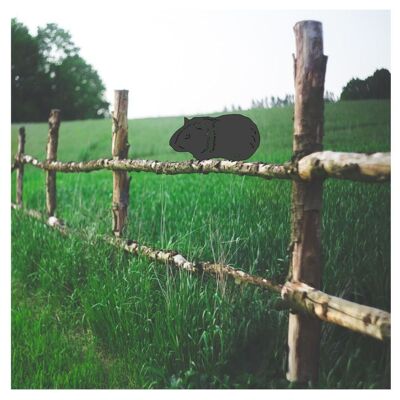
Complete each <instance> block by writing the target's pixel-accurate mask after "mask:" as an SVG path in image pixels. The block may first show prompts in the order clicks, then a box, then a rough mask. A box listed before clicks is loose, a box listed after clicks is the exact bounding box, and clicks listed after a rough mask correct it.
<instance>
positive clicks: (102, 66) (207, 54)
mask: <svg viewBox="0 0 400 400" xmlns="http://www.w3.org/2000/svg"><path fill="white" fill-rule="evenodd" d="M89 3H92V5H93V6H94V5H95V4H97V3H95V2H89ZM113 3H114V2H111V3H107V4H108V5H107V6H105V5H103V6H98V8H94V9H93V10H92V18H89V19H88V18H87V14H86V13H80V12H77V10H76V7H69V6H68V4H69V3H68V2H65V3H64V2H63V3H52V4H53V6H52V7H43V8H41V10H40V12H37V9H36V8H35V7H36V6H35V5H36V2H31V3H25V4H24V7H16V8H15V12H14V16H15V17H17V18H18V19H19V20H20V21H21V22H23V23H24V24H26V25H27V26H28V27H29V29H30V30H31V32H32V33H33V34H34V33H36V29H37V26H43V25H45V24H46V23H47V22H55V23H57V24H59V25H60V26H61V27H62V28H64V29H66V30H69V31H70V32H71V34H72V37H73V40H74V41H75V43H76V45H78V46H79V47H80V48H81V55H82V56H83V57H84V58H85V59H86V60H87V61H88V62H89V63H90V64H92V65H93V66H94V67H95V69H97V71H98V72H99V74H100V76H101V78H102V79H103V81H104V83H105V85H106V87H107V99H108V101H110V102H111V103H112V99H113V90H114V89H128V90H129V101H130V104H129V117H130V118H136V117H144V116H158V115H190V114H195V113H204V114H205V113H209V112H213V111H222V110H223V108H224V106H230V105H231V104H235V105H240V106H241V107H242V108H247V107H249V106H250V104H251V100H252V99H259V98H263V97H265V96H271V95H275V96H276V95H278V96H283V95H284V94H285V93H293V60H292V53H293V52H294V34H293V25H294V24H295V23H296V22H297V21H300V20H304V19H314V20H319V21H321V22H322V23H323V31H324V52H325V54H326V55H328V57H329V58H328V67H327V74H326V84H325V88H326V89H327V90H329V91H333V92H334V93H335V94H336V95H339V94H340V92H341V89H342V87H343V86H344V85H345V84H346V82H347V81H348V80H349V79H351V78H352V77H360V78H365V77H367V76H368V75H371V74H372V73H373V72H374V71H375V69H377V68H388V69H389V70H390V12H389V11H350V10H346V11H305V10H303V11H290V10H289V11H272V10H271V11H268V10H258V11H257V10H248V11H229V10H219V11H216V10H214V11H196V10H168V11H155V10H152V11H144V10H142V11H136V12H131V11H130V9H129V8H124V7H120V9H119V10H120V11H121V12H120V14H119V15H120V16H119V17H118V18H117V17H116V16H115V14H112V15H110V10H111V9H112V4H113ZM103 4H104V3H103ZM114 11H115V9H114Z"/></svg>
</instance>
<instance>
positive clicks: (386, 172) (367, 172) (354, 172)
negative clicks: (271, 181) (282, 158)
mask: <svg viewBox="0 0 400 400" xmlns="http://www.w3.org/2000/svg"><path fill="white" fill-rule="evenodd" d="M298 173H299V177H300V178H301V179H302V180H305V181H311V180H315V179H318V178H327V177H334V178H339V179H351V180H357V181H365V182H385V181H388V180H390V153H374V154H363V153H340V152H334V151H321V152H316V153H312V154H310V155H308V156H306V157H303V158H302V159H301V160H300V161H299V163H298Z"/></svg>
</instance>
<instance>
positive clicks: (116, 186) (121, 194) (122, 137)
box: [112, 90, 130, 237]
mask: <svg viewBox="0 0 400 400" xmlns="http://www.w3.org/2000/svg"><path fill="white" fill-rule="evenodd" d="M128 151H129V144H128V91H127V90H116V91H115V93H114V112H113V126H112V156H113V160H115V161H118V160H124V159H126V158H127V157H128ZM129 183H130V179H129V176H128V173H127V172H125V171H114V172H113V198H112V213H113V223H112V230H113V232H114V235H115V236H117V237H120V236H122V234H123V230H124V228H125V225H126V220H127V217H128V205H129Z"/></svg>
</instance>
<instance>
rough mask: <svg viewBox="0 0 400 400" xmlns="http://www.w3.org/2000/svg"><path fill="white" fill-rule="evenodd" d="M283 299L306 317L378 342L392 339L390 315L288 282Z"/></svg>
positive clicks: (283, 290)
mask: <svg viewBox="0 0 400 400" xmlns="http://www.w3.org/2000/svg"><path fill="white" fill-rule="evenodd" d="M282 298H283V299H284V300H287V301H288V302H289V303H290V304H291V305H292V307H293V308H294V309H295V310H297V311H298V312H301V313H303V314H309V315H311V316H313V317H317V318H319V319H320V320H322V321H326V322H330V323H333V324H336V325H339V326H342V327H344V328H347V329H350V330H352V331H354V332H359V333H363V334H365V335H369V336H372V337H374V338H375V339H379V340H384V339H389V338H390V327H391V322H390V314H389V313H387V312H386V311H382V310H379V309H377V308H373V307H367V306H363V305H361V304H357V303H353V302H351V301H348V300H344V299H341V298H339V297H334V296H330V295H328V294H326V293H324V292H321V291H319V290H317V289H315V288H313V287H311V286H308V285H306V284H305V283H300V282H286V283H285V285H284V286H283V288H282Z"/></svg>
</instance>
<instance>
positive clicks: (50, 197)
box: [15, 29, 390, 382]
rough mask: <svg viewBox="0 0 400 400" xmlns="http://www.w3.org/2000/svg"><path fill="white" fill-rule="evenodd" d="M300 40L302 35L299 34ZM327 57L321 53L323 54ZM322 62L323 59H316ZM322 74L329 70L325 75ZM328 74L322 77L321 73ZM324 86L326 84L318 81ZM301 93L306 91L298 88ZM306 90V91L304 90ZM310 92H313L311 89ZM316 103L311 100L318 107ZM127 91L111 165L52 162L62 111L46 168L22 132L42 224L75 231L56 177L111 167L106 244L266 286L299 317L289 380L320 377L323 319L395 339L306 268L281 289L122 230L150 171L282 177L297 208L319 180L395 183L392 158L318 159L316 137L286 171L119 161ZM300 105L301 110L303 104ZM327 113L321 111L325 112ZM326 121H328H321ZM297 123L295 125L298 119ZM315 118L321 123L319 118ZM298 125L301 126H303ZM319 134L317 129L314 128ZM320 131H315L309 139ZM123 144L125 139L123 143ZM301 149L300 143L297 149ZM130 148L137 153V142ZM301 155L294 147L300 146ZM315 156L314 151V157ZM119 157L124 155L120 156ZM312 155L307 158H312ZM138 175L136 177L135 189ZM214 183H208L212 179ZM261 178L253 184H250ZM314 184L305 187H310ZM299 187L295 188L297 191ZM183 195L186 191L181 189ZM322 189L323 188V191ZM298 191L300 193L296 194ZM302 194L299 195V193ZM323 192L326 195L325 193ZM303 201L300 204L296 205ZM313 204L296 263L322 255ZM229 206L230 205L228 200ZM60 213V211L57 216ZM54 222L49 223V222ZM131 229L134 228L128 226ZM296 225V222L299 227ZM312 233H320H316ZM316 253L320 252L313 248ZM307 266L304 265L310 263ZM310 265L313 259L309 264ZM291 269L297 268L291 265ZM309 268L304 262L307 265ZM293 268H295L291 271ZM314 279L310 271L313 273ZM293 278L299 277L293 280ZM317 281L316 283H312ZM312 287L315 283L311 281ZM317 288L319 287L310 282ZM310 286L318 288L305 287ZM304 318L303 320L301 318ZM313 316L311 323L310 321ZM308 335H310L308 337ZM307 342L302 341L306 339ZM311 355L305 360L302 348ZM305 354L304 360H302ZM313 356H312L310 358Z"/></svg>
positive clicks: (119, 100) (119, 105) (119, 104)
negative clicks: (41, 177)
mask: <svg viewBox="0 0 400 400" xmlns="http://www.w3.org/2000/svg"><path fill="white" fill-rule="evenodd" d="M300 36H301V35H300ZM303 39H304V40H309V38H307V32H306V29H305V33H304V38H303ZM321 54H322V53H321ZM302 56H309V55H307V54H305V55H302V54H298V55H297V57H298V59H299V57H300V58H301V57H302ZM319 57H320V56H319ZM323 72H324V71H323ZM316 73H317V74H318V73H321V71H318V70H317V71H316ZM322 75H323V73H322ZM321 79H322V80H321ZM321 79H319V80H318V79H317V81H319V84H322V88H323V76H322V78H321ZM297 90H298V91H299V90H302V89H299V88H297ZM306 90H307V89H306ZM311 92H312V90H311ZM322 93H323V90H322V92H320V91H316V92H315V90H314V92H313V96H315V97H316V100H317V101H320V102H321V103H322ZM316 100H314V101H316ZM127 101H128V99H127V92H124V91H118V92H116V102H115V110H117V111H118V110H119V112H117V113H116V114H114V118H115V120H114V127H113V149H114V151H113V156H114V160H107V159H102V160H99V161H97V162H90V161H89V162H86V163H85V162H81V163H61V162H56V161H53V160H55V159H56V154H57V146H56V143H57V142H58V126H59V122H60V119H59V112H58V111H53V112H52V114H51V116H50V119H49V125H50V129H49V142H48V143H49V145H48V148H47V161H45V162H41V161H39V160H37V159H36V158H35V157H32V156H29V155H24V154H22V153H24V149H23V142H24V140H23V137H24V133H23V131H22V130H21V133H20V138H21V139H20V143H21V146H22V148H20V149H19V150H20V151H19V154H18V155H17V157H16V160H17V163H16V165H15V167H16V168H17V191H18V193H22V190H21V188H22V178H21V177H22V176H23V173H22V174H21V172H22V171H23V166H24V165H26V164H31V165H34V166H36V167H39V168H41V169H45V170H46V209H47V216H46V217H45V218H44V220H45V221H47V223H48V224H50V225H51V226H54V227H56V228H57V229H59V230H61V231H62V232H64V233H68V231H69V230H70V229H69V228H68V227H65V226H64V225H62V224H61V223H60V221H59V219H58V218H55V215H56V214H55V210H56V206H57V204H56V198H57V197H56V185H55V179H54V177H55V176H56V171H60V172H61V171H62V172H78V171H90V170H96V169H104V168H109V169H112V170H113V172H112V173H113V175H114V190H113V202H112V204H113V219H112V221H113V222H112V229H113V231H114V235H115V236H116V238H108V237H107V238H106V240H107V241H108V242H111V243H113V244H114V245H117V246H119V247H122V248H124V249H125V250H127V251H130V252H132V253H134V254H137V253H139V254H142V255H145V256H147V257H149V258H151V259H154V260H161V261H166V262H168V263H170V264H172V265H174V266H177V267H181V268H184V269H187V270H189V271H192V272H206V273H208V272H209V273H211V274H213V275H214V276H216V277H218V276H221V275H227V276H232V277H233V278H235V281H236V282H237V283H251V284H254V285H257V286H261V287H264V288H266V289H269V290H273V291H276V292H278V293H280V294H281V295H282V298H283V300H284V304H283V306H284V307H291V308H292V309H294V310H296V311H297V312H298V313H299V314H291V317H290V318H292V319H293V321H292V322H290V323H289V338H290V339H289V348H290V352H289V372H288V379H289V380H291V381H300V382H304V381H309V380H311V381H316V380H317V377H318V359H319V357H318V352H319V336H320V334H319V329H320V326H319V322H318V320H317V319H314V318H315V317H317V318H319V319H322V320H326V321H328V322H332V323H336V324H339V325H341V326H344V327H347V328H350V329H352V330H355V331H358V332H362V333H364V334H368V335H371V336H373V337H375V338H378V339H385V338H389V337H390V315H389V314H387V313H386V312H384V311H381V310H377V309H373V308H370V307H363V306H360V305H358V304H356V303H352V302H347V301H344V300H341V299H340V298H335V297H331V296H328V295H326V294H325V293H323V292H320V291H318V290H315V288H317V289H318V286H319V282H318V281H319V278H314V277H313V275H310V272H307V273H306V275H305V276H306V277H305V278H298V277H297V278H296V274H299V273H300V274H301V268H302V267H304V266H305V265H304V264H305V263H304V262H300V264H299V265H298V267H295V269H294V273H292V275H291V277H292V281H287V282H283V283H277V282H275V281H273V280H270V279H268V277H265V278H264V277H258V276H256V275H254V274H248V273H246V272H244V271H241V270H237V269H234V268H232V267H231V266H229V265H226V264H225V263H223V262H220V261H218V262H208V263H207V262H203V263H202V262H195V263H193V262H191V261H190V260H187V259H186V258H185V257H184V256H183V255H181V254H179V253H177V252H173V251H168V250H167V251H159V250H157V249H154V248H150V247H146V246H143V245H140V244H138V243H136V242H132V241H129V240H125V239H121V237H122V236H123V233H124V232H123V231H124V228H123V227H124V225H125V224H126V220H125V217H126V215H127V209H126V207H127V206H128V204H129V201H128V200H127V199H128V198H129V197H128V196H129V189H128V187H129V184H128V182H129V180H128V179H127V172H126V171H147V172H156V173H205V172H214V173H227V172H228V173H233V174H239V175H250V176H258V178H257V179H265V178H268V179H269V178H279V179H288V180H289V179H290V180H292V181H293V182H294V183H293V185H294V189H293V190H294V195H293V196H294V197H293V201H294V202H296V196H299V193H300V192H301V191H305V192H304V193H305V194H300V196H302V197H301V198H303V199H304V196H305V198H308V199H310V197H309V196H310V195H309V194H307V191H310V194H315V193H316V187H315V182H317V184H321V187H322V179H324V178H327V177H333V178H340V179H342V178H344V179H353V180H361V181H363V180H366V181H376V182H382V181H387V180H388V179H389V178H390V156H389V155H388V154H375V155H363V154H350V155H349V154H340V153H330V152H323V153H319V152H318V150H321V146H320V144H321V142H318V140H321V137H320V138H319V139H316V137H314V139H313V140H316V141H315V142H313V141H312V140H311V141H310V140H308V141H307V140H306V141H305V143H306V144H307V145H309V144H310V142H311V145H312V148H313V150H314V151H310V149H308V150H307V149H305V150H304V149H299V150H301V153H300V152H299V156H298V157H297V159H296V158H295V159H294V160H292V162H287V163H285V164H279V165H276V164H260V163H233V162H228V161H222V162H220V161H204V162H201V163H199V162H189V161H186V162H181V163H156V162H151V161H140V160H127V161H121V160H123V159H126V158H127V151H126V148H124V145H126V139H125V136H124V135H125V134H126V132H127ZM296 104H297V106H296V107H299V101H297V103H296ZM314 104H315V103H314ZM300 106H301V104H300ZM296 110H297V111H295V133H296V121H304V120H307V118H310V117H308V116H307V115H305V116H302V115H301V112H307V111H304V110H307V107H304V108H303V111H301V110H300V111H299V108H296ZM321 112H322V113H323V109H321ZM321 115H322V121H323V114H321ZM296 116H297V120H296ZM313 118H314V119H315V120H316V121H317V122H318V123H320V122H321V120H319V119H318V118H319V117H318V116H317V118H315V114H314V116H313ZM298 123H301V122H298ZM317 130H318V129H317ZM305 131H306V130H304V129H297V132H298V134H301V133H303V134H304V133H305ZM313 132H315V130H314V131H313V130H312V129H311V131H310V133H311V134H312V133H313ZM118 138H121V140H119V141H118ZM298 143H299V142H298ZM131 145H132V146H133V147H134V146H135V144H134V141H132V143H131ZM295 150H296V147H295ZM315 150H316V151H315ZM118 151H119V153H118ZM310 153H313V154H312V155H310V156H307V154H310ZM134 177H135V175H133V183H134V179H135V178H134ZM209 178H210V177H207V179H209ZM253 179H256V178H253ZM308 180H309V181H310V182H311V183H307V181H308ZM296 185H297V186H296ZM184 189H187V187H186V188H184ZM318 190H321V189H318ZM299 191H300V192H299ZM296 193H297V194H296ZM321 193H322V192H321ZM302 201H303V200H300V203H299V204H303V203H302ZM309 201H311V203H310V204H311V205H312V206H311V208H310V207H306V208H305V209H304V210H303V211H300V212H305V216H301V217H299V216H298V217H296V216H295V215H296V212H299V210H300V209H299V207H298V206H297V207H294V208H292V210H293V214H292V226H293V221H296V220H297V221H308V218H309V217H307V212H308V213H309V211H311V213H309V214H310V216H311V217H312V218H315V217H316V216H317V222H312V223H311V225H307V223H306V226H305V227H302V226H301V223H300V226H297V227H296V228H295V233H294V232H293V230H292V241H291V243H292V245H291V246H290V248H291V250H292V251H294V255H292V260H293V257H294V258H295V259H296V258H298V257H300V259H302V257H303V256H302V255H301V252H302V251H304V249H303V250H302V249H301V248H300V249H299V248H298V247H299V246H297V249H296V243H297V244H298V243H309V244H308V245H309V246H311V247H310V250H307V249H306V250H307V251H306V256H307V257H310V251H311V252H312V251H317V253H319V250H318V247H319V246H320V242H319V240H320V239H319V233H318V231H319V229H320V225H321V217H320V216H319V211H318V212H316V211H317V210H320V203H321V201H320V200H309ZM226 202H229V199H226ZM21 205H22V197H19V195H17V204H16V205H15V207H16V208H20V207H21ZM58 210H59V209H58ZM27 212H28V213H30V215H32V216H36V217H38V218H42V215H40V214H39V213H37V212H36V213H35V212H31V211H29V210H28V211H27ZM58 214H60V216H61V217H62V211H59V212H58V213H57V215H58ZM49 217H50V219H49ZM130 223H134V221H131V222H130ZM297 225H298V223H297ZM314 229H316V230H315V231H314ZM299 232H303V234H304V235H306V236H305V238H303V239H302V240H298V239H297V240H293V235H294V234H299ZM307 235H311V236H310V237H311V238H312V240H311V241H310V240H309V239H307ZM316 246H317V247H316ZM319 258H320V256H319V255H318V256H315V257H314V258H313V260H314V261H313V263H314V264H315V265H314V270H315V271H316V276H320V268H321V261H320V260H319ZM306 260H307V258H306ZM308 260H310V258H308ZM292 262H293V261H292ZM308 264H310V262H309V261H308V262H306V266H307V265H308ZM292 266H293V264H292ZM296 268H300V272H296V271H298V270H296ZM312 273H313V272H311V274H312ZM297 276H298V275H297ZM293 277H294V278H293ZM315 279H316V280H315ZM310 281H311V282H310ZM312 281H314V282H312ZM307 283H308V284H310V283H313V287H314V288H313V287H310V286H308V285H307ZM303 314H304V315H305V316H303ZM310 316H312V317H311V318H310ZM293 324H296V325H298V326H299V327H300V328H298V327H296V328H293ZM302 329H305V330H306V332H308V333H307V334H302V335H300V336H298V335H296V334H294V332H299V331H300V332H301V330H302ZM310 332H311V334H309V333H310ZM304 339H305V340H304ZM305 348H308V349H309V350H307V351H306V353H307V354H306V355H305V352H304V349H305ZM302 354H303V356H302ZM310 355H311V357H310Z"/></svg>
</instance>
